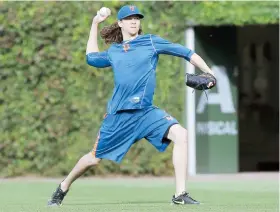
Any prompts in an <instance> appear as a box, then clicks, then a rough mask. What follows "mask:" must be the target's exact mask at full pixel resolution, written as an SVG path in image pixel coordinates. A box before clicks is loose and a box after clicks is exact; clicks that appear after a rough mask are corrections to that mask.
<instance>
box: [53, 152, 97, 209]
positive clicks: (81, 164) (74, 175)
mask: <svg viewBox="0 0 280 212" xmlns="http://www.w3.org/2000/svg"><path fill="white" fill-rule="evenodd" d="M100 160H101V159H99V158H96V157H95V156H94V155H93V154H92V153H91V152H90V153H88V154H86V155H84V156H83V157H81V158H80V160H79V161H78V162H77V164H76V165H75V166H74V168H73V169H72V170H71V172H70V173H69V174H68V176H67V177H66V178H65V179H64V180H63V181H62V182H61V183H60V184H59V186H58V187H57V189H56V190H55V192H54V193H53V195H52V197H51V199H50V200H49V201H48V205H49V206H58V205H61V203H62V201H63V199H64V197H65V196H66V194H67V192H68V190H69V188H70V186H71V185H72V183H73V182H74V181H75V180H76V179H78V178H79V177H80V176H81V175H83V174H84V173H85V172H86V171H87V170H88V169H89V168H90V167H92V166H95V165H97V164H98V163H99V162H100Z"/></svg>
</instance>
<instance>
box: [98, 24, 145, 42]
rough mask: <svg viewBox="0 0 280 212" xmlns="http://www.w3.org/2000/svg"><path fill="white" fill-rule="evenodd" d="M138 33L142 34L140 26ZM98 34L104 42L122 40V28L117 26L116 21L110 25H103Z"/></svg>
mask: <svg viewBox="0 0 280 212" xmlns="http://www.w3.org/2000/svg"><path fill="white" fill-rule="evenodd" d="M138 34H139V35H140V34H142V29H141V27H140V29H139V32H138ZM100 35H101V38H102V39H104V41H105V43H106V44H111V43H121V42H122V41H123V36H122V29H121V28H120V27H119V25H118V22H115V23H113V24H112V25H110V26H105V27H103V29H102V30H101V31H100Z"/></svg>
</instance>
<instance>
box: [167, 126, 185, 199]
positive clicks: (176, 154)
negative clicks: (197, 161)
mask: <svg viewBox="0 0 280 212" xmlns="http://www.w3.org/2000/svg"><path fill="white" fill-rule="evenodd" d="M166 137H167V138H168V139H169V140H171V141H173V142H174V147H173V155H172V162H173V166H174V171H175V182H176V194H175V195H177V196H178V195H180V194H182V193H184V192H185V191H186V178H187V130H186V129H184V128H183V127H182V126H181V125H179V124H175V125H173V126H171V127H170V129H169V132H168V134H167V136H166Z"/></svg>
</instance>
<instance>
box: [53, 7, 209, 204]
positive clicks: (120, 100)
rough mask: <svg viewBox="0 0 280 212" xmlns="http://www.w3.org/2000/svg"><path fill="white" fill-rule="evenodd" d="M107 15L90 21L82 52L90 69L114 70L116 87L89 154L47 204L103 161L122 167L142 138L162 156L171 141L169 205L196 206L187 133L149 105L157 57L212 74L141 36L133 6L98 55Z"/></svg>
mask: <svg viewBox="0 0 280 212" xmlns="http://www.w3.org/2000/svg"><path fill="white" fill-rule="evenodd" d="M109 15H110V10H109V9H108V8H105V10H104V9H103V10H102V11H101V10H100V11H99V12H98V13H97V15H96V16H95V17H94V18H93V21H92V26H91V30H90V34H89V39H88V43H87V49H86V59H87V63H88V64H89V65H90V66H94V67H97V68H105V67H112V71H113V72H114V86H115V87H114V90H113V94H112V97H111V99H110V100H109V102H108V105H107V114H106V115H105V117H104V120H103V122H102V125H101V128H100V130H99V134H98V137H97V140H96V142H95V144H94V147H93V149H92V150H91V151H90V152H89V153H88V154H86V155H84V156H83V157H82V158H81V159H80V160H79V161H78V163H77V164H76V165H75V167H74V168H73V169H72V171H71V172H70V173H69V175H68V176H67V177H66V178H65V179H64V180H63V181H62V182H61V183H60V184H59V186H58V188H57V189H56V190H55V192H54V193H53V195H52V197H51V199H50V200H49V202H48V205H51V206H53V205H54V206H56V205H60V204H61V203H62V201H63V199H64V197H65V195H66V194H67V192H68V191H69V188H70V186H71V184H72V183H73V182H74V181H75V180H76V179H77V178H79V177H80V176H81V175H82V174H83V173H85V172H86V170H88V169H89V168H90V167H93V166H96V165H98V164H99V163H100V161H101V160H102V159H108V160H112V161H115V162H117V163H120V162H121V161H122V159H123V157H124V156H125V155H126V153H127V152H128V151H129V149H130V147H131V146H132V145H133V144H134V143H135V142H137V141H139V140H141V139H143V138H145V139H146V140H148V141H149V142H150V143H151V144H152V145H153V146H154V147H155V148H156V149H157V150H158V151H160V152H164V151H165V150H166V148H167V147H168V145H169V144H170V142H171V141H172V142H174V148H173V156H172V160H173V165H174V171H175V182H176V188H175V194H174V195H173V197H172V202H173V203H174V204H199V202H198V201H196V200H194V199H193V198H191V196H190V195H189V193H188V192H187V190H186V176H187V173H186V172H187V130H186V129H185V128H184V127H182V126H181V125H180V124H179V123H178V121H177V120H176V119H175V118H174V117H172V116H171V115H170V114H168V113H167V112H165V111H164V110H162V109H160V108H158V107H156V106H154V105H153V96H154V90H155V86H156V67H157V63H158V60H159V56H160V54H167V55H171V56H176V57H181V58H184V59H185V60H187V61H189V62H190V63H191V64H193V65H194V66H196V67H198V68H199V69H200V70H201V71H202V72H203V73H210V74H211V75H213V72H212V71H211V70H210V68H209V67H208V66H207V64H206V63H205V62H204V60H203V59H202V58H201V57H200V56H199V55H197V54H196V53H195V52H194V51H193V50H191V49H188V48H186V47H184V46H182V45H180V44H176V43H172V42H170V41H168V40H165V39H163V38H161V37H159V36H156V35H153V34H142V30H141V25H140V22H141V20H142V19H143V18H144V15H143V14H142V13H140V11H139V9H138V8H137V7H136V6H133V5H126V6H123V7H122V8H121V9H120V10H119V12H118V15H117V22H116V23H114V24H112V25H111V26H107V27H104V28H103V29H102V30H101V37H102V38H103V39H104V40H105V42H106V43H108V44H111V45H110V47H109V48H108V49H107V50H106V51H103V52H100V51H99V48H98V44H97V34H98V24H99V23H101V22H102V21H104V20H105V19H106V18H107V17H108V16H109ZM212 85H213V83H210V84H209V85H207V86H208V87H211V86H212Z"/></svg>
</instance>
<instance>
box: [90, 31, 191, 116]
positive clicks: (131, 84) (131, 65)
mask: <svg viewBox="0 0 280 212" xmlns="http://www.w3.org/2000/svg"><path fill="white" fill-rule="evenodd" d="M193 53H194V52H193V51H192V50H190V49H188V48H186V47H184V46H182V45H180V44H175V43H171V42H169V41H167V40H165V39H163V38H161V37H159V36H155V35H152V34H147V35H139V36H137V37H136V38H135V39H133V40H131V41H128V42H126V41H123V42H122V43H120V44H118V43H113V44H112V45H111V46H110V47H109V49H107V50H106V51H104V52H93V53H89V54H87V63H88V64H89V65H91V66H94V67H97V68H105V67H109V66H111V67H112V69H113V72H114V91H113V95H112V97H111V99H110V101H109V102H108V105H107V113H108V114H114V113H116V112H118V111H121V110H129V109H142V108H146V107H149V106H151V105H152V104H153V96H154V90H155V87H156V66H157V63H158V58H159V54H168V55H173V56H178V57H182V58H184V59H186V60H188V61H189V60H190V57H191V56H192V55H193Z"/></svg>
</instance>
